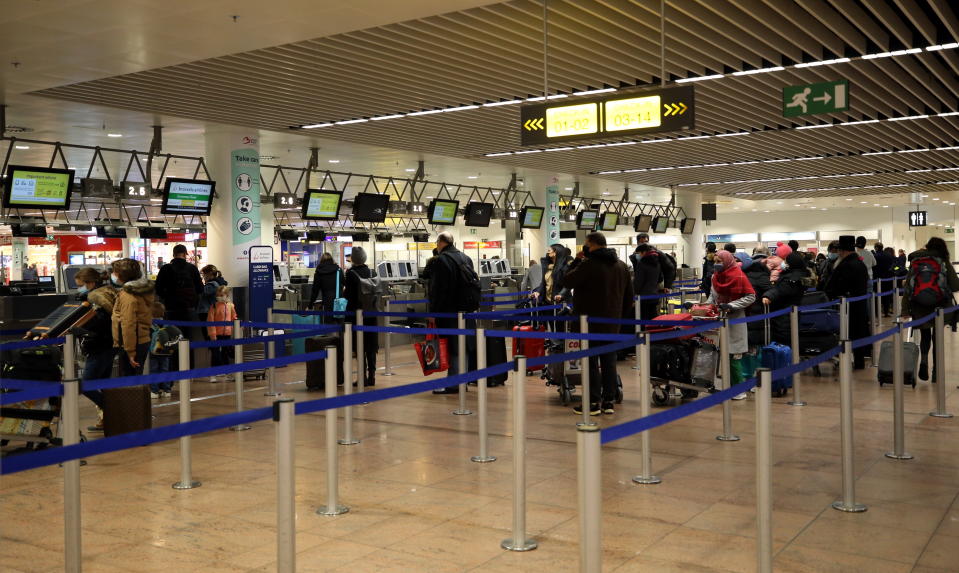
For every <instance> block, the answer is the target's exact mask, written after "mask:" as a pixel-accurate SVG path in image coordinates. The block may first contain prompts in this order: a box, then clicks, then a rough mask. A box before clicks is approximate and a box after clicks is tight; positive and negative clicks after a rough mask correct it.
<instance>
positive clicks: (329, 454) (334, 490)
mask: <svg viewBox="0 0 959 573" xmlns="http://www.w3.org/2000/svg"><path fill="white" fill-rule="evenodd" d="M357 312H359V311H357ZM361 334H362V333H361ZM356 338H357V339H358V340H359V339H362V338H363V337H362V336H357V337H356ZM357 346H359V344H358V343H357ZM336 360H337V356H336V346H327V347H326V360H325V361H324V363H323V366H324V368H325V369H326V397H327V398H333V397H335V396H336ZM358 378H360V379H361V380H362V376H358ZM344 382H345V381H344ZM324 415H325V416H326V505H323V506H320V508H319V509H317V510H316V513H318V514H320V515H340V514H342V513H346V512H348V511H349V510H350V508H349V507H347V506H345V505H339V503H338V502H337V495H338V489H339V471H340V470H339V460H338V459H337V457H336V409H335V408H334V409H330V410H327V411H326V412H325V413H324Z"/></svg>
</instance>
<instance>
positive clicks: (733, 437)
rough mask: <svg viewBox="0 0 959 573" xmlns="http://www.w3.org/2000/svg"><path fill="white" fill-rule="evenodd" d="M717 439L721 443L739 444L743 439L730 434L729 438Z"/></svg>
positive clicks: (722, 436)
mask: <svg viewBox="0 0 959 573" xmlns="http://www.w3.org/2000/svg"><path fill="white" fill-rule="evenodd" d="M716 439H717V440H719V441H720V442H738V441H739V440H740V439H741V438H740V437H739V436H737V435H736V434H729V435H728V436H727V435H721V436H716Z"/></svg>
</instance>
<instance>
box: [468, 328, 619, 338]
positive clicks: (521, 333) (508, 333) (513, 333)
mask: <svg viewBox="0 0 959 573" xmlns="http://www.w3.org/2000/svg"><path fill="white" fill-rule="evenodd" d="M485 334H486V336H494V337H496V338H548V339H550V340H601V341H606V340H634V341H635V340H636V336H635V335H632V334H603V333H598V332H590V333H587V334H581V333H579V332H547V331H545V330H487V331H486V332H485Z"/></svg>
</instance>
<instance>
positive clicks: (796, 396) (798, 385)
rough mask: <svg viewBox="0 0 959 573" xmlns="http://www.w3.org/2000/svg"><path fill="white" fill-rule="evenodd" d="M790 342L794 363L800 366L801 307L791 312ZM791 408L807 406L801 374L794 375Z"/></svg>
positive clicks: (795, 307) (796, 307)
mask: <svg viewBox="0 0 959 573" xmlns="http://www.w3.org/2000/svg"><path fill="white" fill-rule="evenodd" d="M789 342H790V345H791V346H792V355H793V356H792V363H793V364H799V307H798V306H795V305H794V306H793V307H792V310H790V311H789ZM786 403H787V404H789V405H790V406H805V405H806V402H804V401H803V399H802V382H801V381H800V376H799V372H796V373H795V374H793V399H792V400H790V401H789V402H786Z"/></svg>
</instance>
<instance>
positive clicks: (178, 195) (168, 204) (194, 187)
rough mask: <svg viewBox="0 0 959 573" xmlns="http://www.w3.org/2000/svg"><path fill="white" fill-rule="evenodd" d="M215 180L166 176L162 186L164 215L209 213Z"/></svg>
mask: <svg viewBox="0 0 959 573" xmlns="http://www.w3.org/2000/svg"><path fill="white" fill-rule="evenodd" d="M215 188H216V182H215V181H199V180H196V179H176V178H173V177H168V178H167V179H166V183H165V184H164V186H163V204H162V205H161V206H160V212H161V213H163V214H164V215H209V214H210V207H212V206H213V192H214V190H215Z"/></svg>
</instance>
